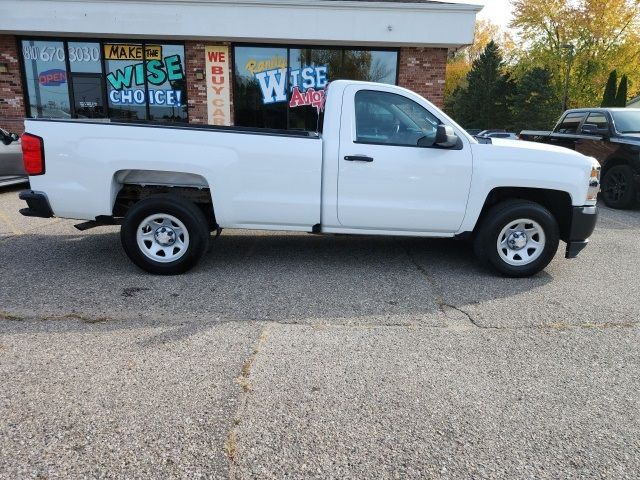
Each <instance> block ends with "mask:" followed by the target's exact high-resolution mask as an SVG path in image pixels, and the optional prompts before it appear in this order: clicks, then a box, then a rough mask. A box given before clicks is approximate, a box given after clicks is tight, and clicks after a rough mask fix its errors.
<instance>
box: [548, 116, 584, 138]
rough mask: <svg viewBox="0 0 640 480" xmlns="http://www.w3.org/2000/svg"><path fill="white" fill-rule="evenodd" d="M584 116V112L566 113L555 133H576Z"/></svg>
mask: <svg viewBox="0 0 640 480" xmlns="http://www.w3.org/2000/svg"><path fill="white" fill-rule="evenodd" d="M586 115H587V114H586V113H584V112H575V113H567V115H566V116H565V117H564V118H563V119H562V122H561V123H560V124H559V125H558V126H557V127H556V130H555V131H556V133H578V126H579V125H580V123H581V122H582V120H583V119H584V117H585V116H586Z"/></svg>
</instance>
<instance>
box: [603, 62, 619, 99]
mask: <svg viewBox="0 0 640 480" xmlns="http://www.w3.org/2000/svg"><path fill="white" fill-rule="evenodd" d="M617 86H618V72H617V71H616V70H613V71H612V72H611V73H610V74H609V80H607V86H606V87H605V89H604V95H603V97H602V103H601V104H600V106H602V107H615V106H616V88H617Z"/></svg>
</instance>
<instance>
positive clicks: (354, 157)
mask: <svg viewBox="0 0 640 480" xmlns="http://www.w3.org/2000/svg"><path fill="white" fill-rule="evenodd" d="M344 159H345V160H346V161H347V162H373V157H367V156H366V155H347V156H346V157H344Z"/></svg>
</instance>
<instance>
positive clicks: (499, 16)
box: [447, 0, 512, 29]
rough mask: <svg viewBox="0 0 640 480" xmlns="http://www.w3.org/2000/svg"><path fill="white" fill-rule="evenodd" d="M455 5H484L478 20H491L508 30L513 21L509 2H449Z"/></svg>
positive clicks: (503, 0) (470, 0)
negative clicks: (510, 22)
mask: <svg viewBox="0 0 640 480" xmlns="http://www.w3.org/2000/svg"><path fill="white" fill-rule="evenodd" d="M447 1H450V2H453V3H472V4H477V5H484V8H483V9H482V11H481V12H480V13H479V14H478V19H481V20H491V21H492V22H493V23H496V24H498V25H500V26H501V27H502V28H504V29H507V25H508V24H509V21H510V20H511V11H512V7H511V3H510V2H509V0H447Z"/></svg>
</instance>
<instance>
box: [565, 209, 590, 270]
mask: <svg viewBox="0 0 640 480" xmlns="http://www.w3.org/2000/svg"><path fill="white" fill-rule="evenodd" d="M597 221H598V207H596V206H592V207H591V206H590V207H573V211H572V212H571V225H570V227H569V237H568V239H567V251H566V253H565V257H566V258H575V257H577V256H578V254H579V253H580V252H581V251H582V250H583V249H584V248H585V247H586V246H587V244H588V243H589V237H590V236H591V234H592V233H593V231H594V230H595V228H596V222H597Z"/></svg>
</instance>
